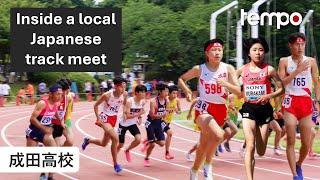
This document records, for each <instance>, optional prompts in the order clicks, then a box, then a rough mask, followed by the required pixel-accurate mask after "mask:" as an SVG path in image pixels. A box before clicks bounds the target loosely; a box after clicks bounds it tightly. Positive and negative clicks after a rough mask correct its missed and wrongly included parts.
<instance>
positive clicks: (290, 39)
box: [288, 32, 306, 44]
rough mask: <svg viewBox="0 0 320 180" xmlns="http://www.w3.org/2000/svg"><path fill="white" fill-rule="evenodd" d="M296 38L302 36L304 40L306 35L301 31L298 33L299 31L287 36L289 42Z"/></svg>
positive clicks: (294, 40)
mask: <svg viewBox="0 0 320 180" xmlns="http://www.w3.org/2000/svg"><path fill="white" fill-rule="evenodd" d="M298 38H302V39H303V40H304V41H305V40H306V36H305V35H304V34H303V33H300V32H295V33H292V34H290V35H289V36H288V42H289V43H290V44H292V43H294V42H296V40H297V39H298Z"/></svg>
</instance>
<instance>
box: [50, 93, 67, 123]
mask: <svg viewBox="0 0 320 180" xmlns="http://www.w3.org/2000/svg"><path fill="white" fill-rule="evenodd" d="M58 104H59V103H58ZM67 106H68V97H67V95H65V96H64V98H62V100H61V101H60V104H59V106H58V116H59V119H60V120H61V121H64V115H65V114H66V109H67ZM52 124H57V125H59V124H61V122H60V121H59V120H58V119H56V118H55V117H54V118H53V120H52Z"/></svg>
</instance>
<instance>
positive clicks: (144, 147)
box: [140, 140, 148, 153]
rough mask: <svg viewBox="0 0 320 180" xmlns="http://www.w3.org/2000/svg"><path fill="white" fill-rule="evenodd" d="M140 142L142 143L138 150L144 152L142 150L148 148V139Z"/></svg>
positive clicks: (144, 150)
mask: <svg viewBox="0 0 320 180" xmlns="http://www.w3.org/2000/svg"><path fill="white" fill-rule="evenodd" d="M142 143H143V146H142V148H141V149H140V151H141V152H142V153H144V152H146V150H147V149H148V141H147V140H145V141H143V142H142Z"/></svg>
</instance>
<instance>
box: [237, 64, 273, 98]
mask: <svg viewBox="0 0 320 180" xmlns="http://www.w3.org/2000/svg"><path fill="white" fill-rule="evenodd" d="M268 66H269V65H268V64H264V65H263V68H262V69H261V70H260V71H259V72H251V71H250V69H249V68H250V64H246V65H245V66H244V67H243V71H242V75H241V76H242V81H243V90H244V97H245V101H246V102H249V103H254V104H256V103H257V101H258V99H259V98H260V97H261V96H262V95H265V94H269V93H270V92H271V81H270V79H269V77H268Z"/></svg>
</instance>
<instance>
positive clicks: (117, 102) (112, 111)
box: [102, 90, 124, 116]
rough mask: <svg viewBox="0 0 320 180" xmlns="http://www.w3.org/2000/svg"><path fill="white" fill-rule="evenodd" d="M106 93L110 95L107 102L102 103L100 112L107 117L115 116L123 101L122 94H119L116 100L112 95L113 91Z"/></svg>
mask: <svg viewBox="0 0 320 180" xmlns="http://www.w3.org/2000/svg"><path fill="white" fill-rule="evenodd" d="M107 93H110V97H109V100H108V102H104V106H103V109H102V112H103V113H104V114H106V115H107V116H116V115H117V114H118V112H119V109H120V107H121V105H122V104H123V101H124V97H123V94H121V96H120V97H117V98H116V97H115V96H114V95H113V93H114V90H110V91H108V92H107Z"/></svg>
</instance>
